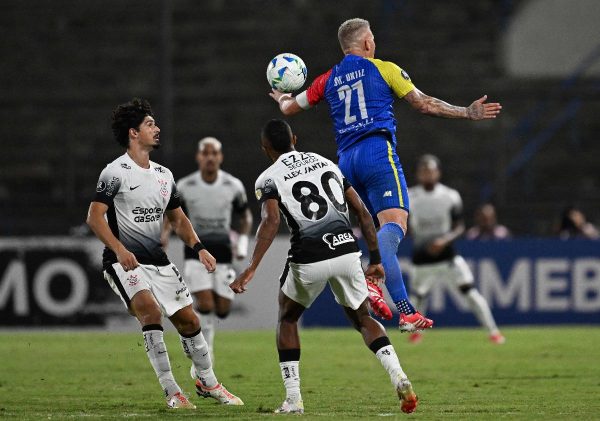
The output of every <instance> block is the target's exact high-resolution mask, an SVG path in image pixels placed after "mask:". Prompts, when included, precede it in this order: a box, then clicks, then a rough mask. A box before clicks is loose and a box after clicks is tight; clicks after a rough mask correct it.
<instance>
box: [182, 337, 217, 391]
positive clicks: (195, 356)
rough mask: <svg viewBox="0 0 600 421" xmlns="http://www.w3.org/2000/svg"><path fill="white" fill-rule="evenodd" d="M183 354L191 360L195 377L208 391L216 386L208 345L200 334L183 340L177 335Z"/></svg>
mask: <svg viewBox="0 0 600 421" xmlns="http://www.w3.org/2000/svg"><path fill="white" fill-rule="evenodd" d="M179 338H180V340H181V346H182V347H183V352H184V353H185V355H187V357H188V358H189V359H190V360H192V362H193V363H194V367H195V368H196V377H198V379H200V381H201V382H202V384H203V385H204V386H206V387H207V388H209V389H212V388H213V387H215V386H217V385H218V384H219V382H218V381H217V377H216V376H215V373H214V372H213V369H212V362H211V360H210V353H209V351H208V344H207V343H206V340H205V339H204V335H202V332H198V334H196V335H195V336H193V337H191V338H185V337H183V336H181V335H179Z"/></svg>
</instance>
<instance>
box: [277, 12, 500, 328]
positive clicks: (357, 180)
mask: <svg viewBox="0 0 600 421" xmlns="http://www.w3.org/2000/svg"><path fill="white" fill-rule="evenodd" d="M338 39H339V42H340V46H341V48H342V51H343V52H344V54H345V57H344V59H343V60H342V61H341V62H340V63H338V64H337V65H335V66H334V67H333V68H332V69H330V70H329V71H327V72H326V73H324V74H322V75H321V76H319V77H317V78H316V79H315V80H314V82H313V83H312V85H311V86H310V87H309V88H308V89H307V90H306V91H304V92H302V93H300V94H299V95H297V96H296V97H295V98H294V97H292V96H291V95H290V94H283V93H281V92H278V91H275V90H274V91H273V92H272V93H271V96H272V97H273V99H274V100H275V101H277V102H278V103H279V107H280V109H281V111H282V112H283V114H285V115H292V114H296V113H298V112H300V111H302V110H307V109H309V108H311V107H313V106H314V105H316V104H318V103H319V102H320V101H321V100H323V99H325V100H326V101H327V102H328V103H329V107H330V115H331V119H332V120H333V125H334V131H335V139H336V142H337V146H338V158H339V166H340V169H341V170H342V173H343V174H344V176H345V177H346V178H347V179H348V180H349V181H350V183H352V185H353V186H354V188H355V189H356V191H357V193H358V194H359V195H360V197H361V198H362V200H363V201H364V202H365V204H366V205H367V208H368V209H369V211H370V212H371V215H373V218H376V221H377V222H378V223H379V225H380V229H379V232H378V234H377V236H378V238H379V246H380V247H381V257H382V261H383V266H384V268H385V274H386V287H387V289H388V291H389V293H390V295H391V297H392V299H393V301H394V303H395V305H396V307H397V308H398V311H399V313H400V322H399V327H400V329H401V330H403V331H415V330H420V329H423V328H428V327H431V326H432V325H433V322H432V321H431V320H429V319H427V318H425V317H423V316H422V315H421V314H420V313H419V312H418V311H417V310H415V308H414V307H413V306H412V304H411V303H410V301H409V299H408V297H407V294H406V289H405V287H404V281H403V280H402V272H401V271H400V266H399V264H398V259H397V257H396V253H397V252H398V246H399V245H400V242H401V241H402V239H403V238H404V235H405V233H406V228H407V227H406V224H407V220H408V211H409V203H408V195H407V192H406V182H405V180H404V174H403V172H402V167H401V165H400V161H399V159H398V156H397V155H396V120H395V118H394V114H393V107H392V105H393V102H394V97H395V96H397V97H399V98H403V99H405V100H406V101H407V102H408V103H409V104H410V105H411V106H412V107H413V108H414V109H415V110H418V111H420V112H421V113H423V114H428V115H432V116H436V117H445V118H462V119H470V120H483V119H489V118H495V117H496V115H497V114H498V113H499V112H500V109H501V106H500V104H497V103H485V101H486V99H487V96H485V95H484V96H483V97H481V98H480V99H478V100H476V101H474V102H473V103H472V104H471V105H470V106H468V107H458V106H455V105H451V104H448V103H446V102H444V101H441V100H439V99H437V98H434V97H431V96H428V95H426V94H424V93H423V92H421V91H420V90H419V89H417V88H416V87H415V85H414V84H413V83H412V81H411V79H410V77H409V76H408V74H407V73H406V72H405V71H404V70H402V69H401V68H400V67H398V66H397V65H395V64H394V63H391V62H386V61H381V60H377V59H375V58H374V57H375V38H374V37H373V33H372V32H371V29H370V26H369V22H368V21H366V20H364V19H350V20H348V21H346V22H344V23H342V25H341V26H340V28H339V30H338ZM370 294H371V296H370V304H371V307H372V308H373V310H374V311H375V313H376V314H378V315H380V316H381V317H383V318H391V312H390V310H389V308H388V307H387V305H386V304H385V301H384V300H383V297H382V295H381V290H379V289H378V288H370Z"/></svg>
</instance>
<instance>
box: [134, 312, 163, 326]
mask: <svg viewBox="0 0 600 421" xmlns="http://www.w3.org/2000/svg"><path fill="white" fill-rule="evenodd" d="M135 316H136V317H137V319H138V320H139V322H140V324H141V325H142V326H146V325H159V324H161V322H162V313H161V312H160V310H159V311H153V310H148V311H143V312H140V311H138V312H137V313H136V314H135Z"/></svg>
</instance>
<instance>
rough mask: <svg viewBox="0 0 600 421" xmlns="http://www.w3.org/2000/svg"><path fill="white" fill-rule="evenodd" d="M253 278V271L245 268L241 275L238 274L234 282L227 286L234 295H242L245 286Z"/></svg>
mask: <svg viewBox="0 0 600 421" xmlns="http://www.w3.org/2000/svg"><path fill="white" fill-rule="evenodd" d="M253 277H254V270H253V269H250V268H247V269H245V270H244V271H243V272H242V273H240V274H239V276H238V277H237V278H235V281H233V282H232V283H230V284H229V288H231V290H232V291H233V292H235V293H236V294H242V293H244V292H246V285H248V283H249V282H250V281H251V280H252V278H253Z"/></svg>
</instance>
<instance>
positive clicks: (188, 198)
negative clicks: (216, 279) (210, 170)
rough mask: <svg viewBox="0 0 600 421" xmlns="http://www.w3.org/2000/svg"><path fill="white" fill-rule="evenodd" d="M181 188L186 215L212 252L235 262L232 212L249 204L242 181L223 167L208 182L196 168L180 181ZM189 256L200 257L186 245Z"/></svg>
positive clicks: (220, 261) (240, 210)
mask: <svg viewBox="0 0 600 421" xmlns="http://www.w3.org/2000/svg"><path fill="white" fill-rule="evenodd" d="M177 191H178V192H179V195H180V199H181V202H182V206H183V208H184V210H185V212H186V214H187V215H188V217H189V218H190V221H191V222H192V225H193V226H194V229H195V230H196V233H197V234H198V236H199V237H200V240H201V241H202V243H204V245H205V246H206V248H207V249H208V251H209V252H210V253H211V254H212V255H213V256H214V257H215V258H216V259H217V261H218V262H219V263H229V262H231V258H232V252H231V240H230V239H229V230H230V229H231V215H232V212H242V211H243V210H245V209H246V208H247V207H248V199H247V197H246V190H245V188H244V185H243V184H242V182H241V181H240V180H238V179H237V178H235V177H234V176H232V175H231V174H229V173H227V172H225V171H221V170H219V173H218V175H217V179H216V180H215V181H214V183H207V182H205V181H204V180H203V179H202V175H201V174H200V171H195V172H194V173H192V174H190V175H188V176H186V177H183V178H182V179H181V180H179V181H178V182H177ZM186 258H194V259H198V253H195V252H194V251H193V250H191V249H190V248H189V247H186Z"/></svg>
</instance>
